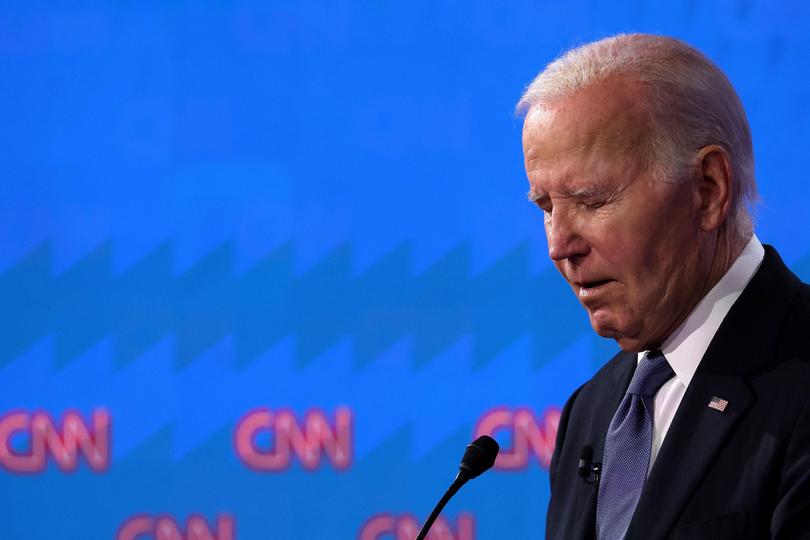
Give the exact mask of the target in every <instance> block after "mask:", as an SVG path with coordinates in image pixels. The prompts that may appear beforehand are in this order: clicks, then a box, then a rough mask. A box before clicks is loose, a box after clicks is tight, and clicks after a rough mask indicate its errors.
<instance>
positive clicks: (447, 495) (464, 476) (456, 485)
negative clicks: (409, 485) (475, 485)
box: [416, 469, 469, 540]
mask: <svg viewBox="0 0 810 540" xmlns="http://www.w3.org/2000/svg"><path fill="white" fill-rule="evenodd" d="M467 480H469V478H468V473H467V471H465V470H464V469H461V470H460V471H458V476H456V479H455V480H453V483H452V484H450V487H449V488H447V491H445V492H444V495H442V498H441V499H439V502H438V503H437V504H436V507H435V508H434V509H433V512H431V513H430V515H429V516H428V518H427V520H426V521H425V524H424V525H422V528H421V529H420V530H419V534H418V535H417V536H416V540H425V537H426V536H427V533H428V531H429V530H430V527H431V526H432V525H433V522H434V521H436V518H437V517H439V514H440V513H441V512H442V510H443V509H444V507H445V506H446V505H447V502H448V501H449V500H450V499H451V498H452V497H453V495H455V494H456V493H458V490H459V489H461V486H463V485H464V484H466V483H467Z"/></svg>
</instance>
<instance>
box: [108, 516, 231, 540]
mask: <svg viewBox="0 0 810 540" xmlns="http://www.w3.org/2000/svg"><path fill="white" fill-rule="evenodd" d="M147 539H150V540H151V539H153V540H235V539H236V524H235V522H234V519H233V517H232V516H230V515H228V514H220V515H219V516H217V526H216V532H212V531H211V529H210V528H209V527H208V523H206V521H205V519H204V518H203V517H202V516H200V515H196V514H195V515H192V516H190V517H189V518H188V520H187V521H186V526H185V532H183V530H182V528H181V527H180V526H179V525H178V524H177V522H176V521H175V519H174V518H173V517H171V516H156V517H152V516H147V515H145V514H138V515H135V516H132V517H131V518H129V519H128V520H126V521H125V522H124V524H123V525H121V528H120V529H118V533H117V534H116V535H115V540H147Z"/></svg>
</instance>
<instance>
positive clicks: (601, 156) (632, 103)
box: [523, 81, 649, 180]
mask: <svg viewBox="0 0 810 540" xmlns="http://www.w3.org/2000/svg"><path fill="white" fill-rule="evenodd" d="M648 125H649V122H648V114H647V111H646V109H645V107H644V102H643V91H642V89H641V87H640V85H639V84H637V83H636V84H632V83H627V82H626V81H607V82H602V83H599V84H597V85H594V86H592V87H588V88H586V89H583V90H580V91H578V92H577V93H575V94H574V95H572V96H570V97H567V98H565V99H562V100H559V101H557V102H553V103H552V104H551V105H550V106H548V107H546V108H544V109H534V110H532V111H530V112H529V114H528V116H527V117H526V121H525V122H524V125H523V150H524V159H525V162H526V170H527V173H529V175H530V180H531V179H532V176H545V175H546V173H549V172H553V171H552V170H553V169H558V170H557V171H556V173H555V174H557V175H559V174H560V173H561V171H560V170H559V169H561V168H569V169H570V168H574V169H576V168H578V167H579V168H582V167H588V166H591V167H592V166H595V165H597V164H600V166H601V168H603V169H604V168H605V167H606V166H608V165H609V164H610V163H611V162H627V161H628V160H629V159H632V160H634V161H638V162H640V161H641V160H640V159H639V158H640V156H641V155H642V152H643V149H644V148H645V147H646V146H647V144H648V143H647V138H648V134H649V128H648ZM591 172H592V173H593V172H597V171H591Z"/></svg>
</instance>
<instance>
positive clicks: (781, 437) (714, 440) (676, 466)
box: [546, 246, 810, 540]
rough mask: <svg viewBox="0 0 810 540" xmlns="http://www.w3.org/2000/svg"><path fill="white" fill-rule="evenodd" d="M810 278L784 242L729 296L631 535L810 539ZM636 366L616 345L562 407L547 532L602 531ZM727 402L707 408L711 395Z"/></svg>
mask: <svg viewBox="0 0 810 540" xmlns="http://www.w3.org/2000/svg"><path fill="white" fill-rule="evenodd" d="M808 341H810V287H808V286H807V285H806V284H803V283H801V281H800V280H799V279H798V278H797V277H796V276H795V275H794V274H793V273H791V272H790V270H788V269H787V268H786V267H785V265H784V264H783V263H782V260H781V259H780V258H779V255H778V254H777V253H776V251H775V250H774V249H773V248H771V247H769V246H766V248H765V258H764V260H763V262H762V264H761V265H760V268H759V269H758V270H757V272H756V274H754V277H753V278H752V279H751V281H750V282H749V283H748V286H747V287H746V288H745V290H744V291H743V293H742V294H741V295H740V297H739V298H738V299H737V301H736V302H735V303H734V305H733V306H732V308H731V310H730V311H729V313H728V315H727V316H726V318H725V319H724V320H723V323H722V324H721V326H720V328H719V329H718V331H717V334H715V336H714V339H713V340H712V342H711V344H710V345H709V348H708V349H707V351H706V354H705V355H704V357H703V359H702V360H701V362H700V365H699V366H698V369H697V371H696V372H695V375H694V377H693V379H692V381H691V383H690V384H689V387H688V388H687V390H686V394H685V395H684V397H683V401H681V404H680V407H679V408H678V410H677V412H676V413H675V417H674V418H673V420H672V424H671V425H670V428H669V431H668V432H667V436H666V439H664V443H663V445H662V447H661V450H660V452H659V454H658V457H657V459H656V461H655V463H654V465H653V468H652V470H651V471H650V475H649V477H648V478H647V482H646V484H645V486H644V490H643V491H642V494H641V498H640V500H639V503H638V506H637V507H636V512H635V514H634V516H633V519H632V521H631V523H630V527H629V529H628V532H627V536H626V538H628V539H645V540H655V539H659V538H672V539H698V538H706V539H712V540H723V539H727V538H728V539H732V538H733V539H738V538H752V539H753V538H756V539H761V538H776V539H782V538H810V353H808V351H809V350H810V349H809V348H808ZM635 367H636V354H635V353H619V354H617V355H616V356H615V357H614V358H613V359H612V360H611V361H610V362H608V363H607V364H606V365H605V366H604V367H603V368H602V369H601V370H600V371H599V372H598V373H596V375H595V376H594V377H593V378H592V379H591V380H590V381H588V382H587V383H585V384H584V385H583V386H582V387H580V388H579V389H578V390H577V391H576V392H575V393H574V394H573V395H572V396H571V398H570V399H569V400H568V402H567V403H566V405H565V407H564V408H563V412H562V417H561V419H560V424H559V430H558V433H557V443H556V447H555V450H554V455H553V457H552V460H551V467H550V477H551V502H550V503H549V509H548V517H547V520H546V538H548V539H552V540H570V539H586V538H588V539H590V538H593V537H594V530H595V518H596V497H597V489H598V485H589V484H586V483H585V482H584V481H583V479H581V478H580V477H579V476H578V475H577V465H578V461H579V457H580V453H581V450H582V448H583V447H584V446H591V447H592V448H593V450H594V461H601V456H602V454H603V450H604V442H605V434H606V432H607V428H608V425H609V424H610V421H611V419H612V418H613V414H614V412H615V411H616V408H617V407H618V405H619V402H620V401H621V399H622V397H623V396H624V393H625V391H626V389H627V386H628V384H629V383H630V378H631V377H632V375H633V372H634V370H635ZM715 396H716V397H719V398H722V399H725V400H727V401H728V405H727V407H726V409H725V411H723V412H721V411H718V410H715V409H713V408H710V407H708V404H709V401H710V400H711V399H712V398H713V397H715Z"/></svg>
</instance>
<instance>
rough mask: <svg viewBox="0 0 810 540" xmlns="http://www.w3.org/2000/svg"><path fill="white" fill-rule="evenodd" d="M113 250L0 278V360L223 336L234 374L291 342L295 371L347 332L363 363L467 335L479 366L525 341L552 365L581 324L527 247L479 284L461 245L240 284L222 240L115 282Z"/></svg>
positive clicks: (163, 256) (326, 263)
mask: <svg viewBox="0 0 810 540" xmlns="http://www.w3.org/2000/svg"><path fill="white" fill-rule="evenodd" d="M112 248H113V246H112V243H111V242H106V243H105V244H103V245H101V246H100V247H99V248H97V249H96V250H94V251H93V252H92V253H90V254H89V255H87V256H86V257H85V258H83V259H82V260H80V261H79V262H78V263H76V264H75V265H74V266H72V267H70V268H68V269H67V270H66V271H65V272H63V273H60V274H58V275H54V272H53V266H52V247H51V245H50V244H49V243H46V244H43V245H40V246H39V247H38V248H36V249H35V250H33V251H32V252H30V253H29V254H28V255H27V256H26V257H24V258H23V259H21V260H20V261H19V262H18V263H16V264H15V265H13V266H12V267H11V268H9V269H8V270H7V271H6V272H4V273H3V274H2V275H0V297H2V298H3V299H4V302H3V303H2V306H0V328H4V329H5V331H6V337H5V338H4V339H3V340H2V343H0V365H2V364H5V363H8V362H10V361H11V360H13V359H14V358H15V357H17V356H18V355H19V354H21V353H22V352H23V351H25V350H26V349H27V348H29V347H31V346H32V345H33V344H34V343H35V342H37V341H38V340H39V339H41V338H42V337H43V336H46V335H53V336H54V337H55V354H56V364H57V366H64V365H67V364H68V363H70V362H71V361H72V359H74V358H75V357H76V356H78V355H80V354H81V353H82V352H84V351H86V350H87V348H88V347H90V346H91V345H92V344H94V343H97V342H98V341H99V340H101V339H102V338H104V337H106V336H115V338H116V340H115V344H116V355H117V362H118V364H119V365H121V366H123V365H126V364H128V363H129V362H131V361H133V360H134V359H135V358H137V357H139V356H140V355H142V354H143V353H144V352H145V351H146V350H147V349H149V348H150V347H151V346H153V345H154V344H155V343H157V342H158V341H159V340H161V339H162V338H164V337H166V336H173V337H175V338H176V347H177V354H176V365H177V366H178V367H182V366H185V365H187V364H189V363H191V362H192V361H193V360H194V359H195V358H197V357H198V356H199V355H200V354H202V353H203V351H206V350H207V349H209V348H210V347H212V346H213V345H214V344H215V343H216V342H218V341H220V340H221V339H223V338H224V337H225V336H227V335H230V334H233V336H234V338H235V345H236V351H237V358H238V364H239V365H240V366H244V365H247V364H248V363H249V362H250V361H251V360H253V359H255V358H256V357H258V356H259V355H261V354H262V353H263V352H265V351H267V350H268V349H270V348H271V347H272V346H273V345H274V344H276V343H277V342H278V341H279V340H281V339H283V338H285V337H287V336H294V337H295V339H296V343H297V348H296V354H297V362H298V364H299V365H300V366H302V367H303V366H306V365H307V364H308V363H310V362H311V361H312V360H313V359H315V358H316V357H318V356H319V355H320V354H322V353H323V352H324V351H326V350H327V349H329V348H330V347H332V346H333V345H334V344H335V343H337V342H338V341H339V340H340V339H341V338H343V337H344V336H353V337H354V339H355V343H356V352H357V364H358V367H362V366H365V365H366V364H367V363H368V362H369V361H371V360H372V359H373V358H375V357H376V356H378V355H379V354H380V353H382V352H383V351H384V350H386V349H388V348H389V347H391V346H392V345H393V344H394V343H395V342H397V341H398V340H400V339H401V338H402V337H403V336H411V337H412V338H413V348H414V362H415V363H416V364H417V365H421V364H424V363H426V362H428V361H429V360H430V359H431V358H433V357H435V356H436V355H437V354H439V353H440V352H441V351H443V350H445V349H447V347H449V346H450V345H452V344H453V343H455V342H457V341H458V340H459V339H460V338H461V337H463V336H465V335H468V334H469V335H471V336H472V338H473V348H474V356H475V361H476V363H477V364H478V365H483V364H485V363H486V362H488V361H489V360H491V359H492V358H493V357H494V355H496V354H497V353H498V352H499V351H501V350H503V348H504V347H506V346H507V345H509V344H510V343H513V342H514V341H515V340H516V339H517V338H518V337H519V336H522V335H524V334H529V335H531V336H533V338H534V339H535V341H536V342H537V343H541V344H542V348H543V352H544V354H543V357H547V355H548V354H552V355H553V354H555V353H557V352H559V351H561V350H562V349H563V348H564V347H566V346H568V345H570V344H571V343H572V342H573V341H574V340H575V338H576V336H577V335H578V334H580V333H581V332H582V331H584V330H585V329H586V328H587V320H586V318H585V315H584V313H583V312H582V310H581V308H580V307H579V305H578V303H577V301H576V299H575V298H574V296H573V295H572V294H571V293H570V292H569V291H567V290H566V287H565V286H564V285H563V283H562V281H561V279H560V277H559V276H557V275H556V272H555V271H554V270H553V269H548V270H546V271H543V272H542V273H540V274H539V275H531V273H530V271H529V267H530V261H529V247H528V245H526V244H521V245H519V246H517V247H516V248H515V249H513V250H511V251H510V252H509V253H507V254H506V255H505V256H504V257H503V258H501V259H500V260H499V261H497V262H496V263H495V264H494V265H492V266H491V267H490V268H489V269H488V270H486V271H484V272H481V273H479V274H476V275H474V276H471V272H470V254H469V247H468V245H467V244H462V245H459V246H458V247H457V248H456V249H454V250H452V251H451V252H449V253H448V254H447V255H446V256H444V257H443V258H442V259H440V260H439V261H437V262H436V263H435V264H434V265H433V266H431V267H430V268H428V269H427V270H426V271H425V272H423V273H420V274H419V275H412V273H411V272H410V262H409V260H410V248H409V246H408V244H402V245H400V246H399V247H398V248H397V249H395V250H393V251H392V252H390V253H389V254H387V255H386V256H384V257H383V258H381V259H380V260H379V261H378V262H377V263H376V264H374V265H373V266H371V267H370V268H369V269H368V270H367V271H366V272H364V273H363V274H361V275H359V276H355V275H352V271H351V263H352V248H351V245H350V244H344V245H343V246H341V247H340V248H338V249H336V250H335V251H333V252H332V253H331V254H330V255H329V256H327V257H325V258H324V259H323V260H322V261H321V262H320V263H319V264H317V265H315V266H314V267H312V268H311V269H309V270H308V271H307V272H305V273H303V274H302V275H299V276H296V275H295V273H294V271H293V265H294V248H293V246H292V245H286V246H284V247H282V248H279V249H277V250H276V251H274V252H273V253H271V254H270V255H269V256H267V257H266V258H265V259H264V260H262V261H261V262H259V263H258V264H256V265H255V266H254V267H253V268H251V269H249V270H248V271H246V272H244V273H240V274H239V275H236V273H235V272H234V271H233V269H232V264H233V248H232V246H231V245H230V244H224V245H222V246H220V247H219V248H218V249H215V250H214V251H212V252H211V253H209V254H208V255H207V256H206V257H204V258H203V259H202V260H200V261H199V263H198V264H196V265H195V266H193V267H192V268H190V269H189V271H188V272H185V273H183V274H181V275H175V274H174V273H173V272H172V248H171V245H169V244H164V245H162V246H160V247H159V248H157V249H155V250H153V251H152V252H151V253H149V254H148V255H147V256H145V257H144V258H143V259H141V260H140V261H139V262H138V263H137V264H135V265H133V266H132V267H130V268H129V269H128V270H127V271H125V272H124V273H122V274H120V275H116V274H115V272H113V270H112ZM537 362H538V364H539V363H541V362H542V357H541V356H540V355H538V356H537Z"/></svg>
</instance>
